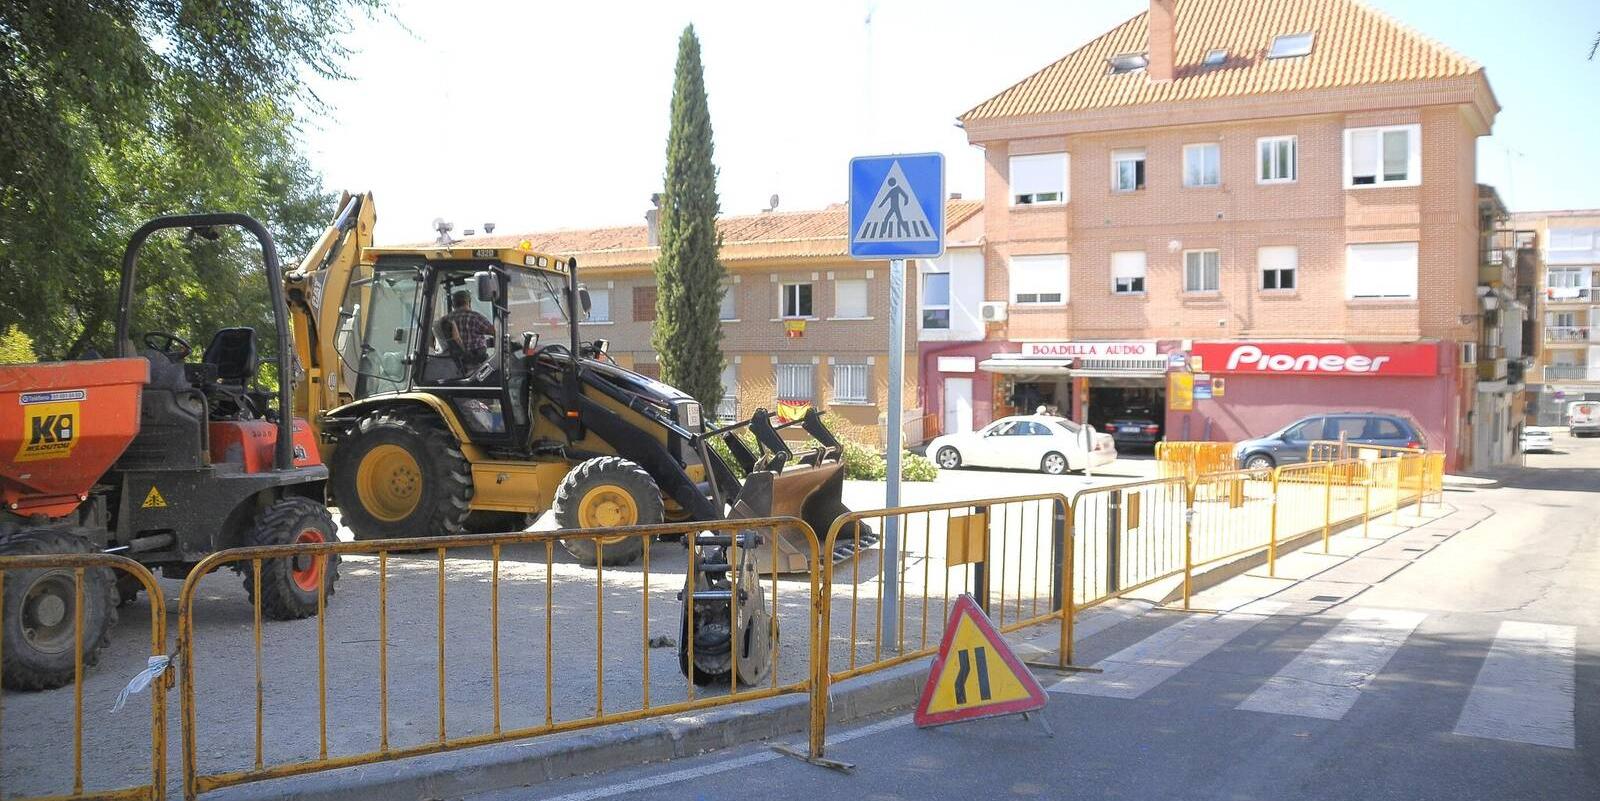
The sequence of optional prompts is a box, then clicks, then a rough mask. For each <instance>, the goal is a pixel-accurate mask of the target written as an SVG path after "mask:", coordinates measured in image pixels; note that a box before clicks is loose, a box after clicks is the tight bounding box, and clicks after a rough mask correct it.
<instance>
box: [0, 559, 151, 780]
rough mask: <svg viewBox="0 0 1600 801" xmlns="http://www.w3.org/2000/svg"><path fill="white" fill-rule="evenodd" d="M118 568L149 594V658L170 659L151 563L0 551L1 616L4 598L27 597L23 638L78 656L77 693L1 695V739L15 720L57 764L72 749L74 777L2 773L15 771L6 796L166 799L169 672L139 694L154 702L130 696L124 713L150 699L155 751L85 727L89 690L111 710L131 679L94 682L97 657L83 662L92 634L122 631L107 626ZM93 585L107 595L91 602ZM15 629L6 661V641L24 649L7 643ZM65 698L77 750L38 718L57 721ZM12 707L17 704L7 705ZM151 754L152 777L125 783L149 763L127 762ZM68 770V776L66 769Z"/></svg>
mask: <svg viewBox="0 0 1600 801" xmlns="http://www.w3.org/2000/svg"><path fill="white" fill-rule="evenodd" d="M119 576H120V577H123V578H124V579H125V581H122V582H120V583H123V584H124V585H125V586H127V585H128V584H129V583H130V582H131V583H132V584H134V585H137V586H138V587H139V589H140V590H142V591H144V592H146V593H148V594H149V596H148V597H149V599H150V624H149V625H150V651H149V656H150V657H151V661H155V660H161V662H162V663H163V664H164V663H165V658H166V657H165V654H166V645H167V628H166V623H167V618H166V603H165V601H164V599H163V596H162V594H161V585H159V584H158V583H156V579H155V577H154V576H153V575H151V574H150V571H149V570H148V569H146V568H145V567H144V565H141V564H139V563H138V562H135V561H133V560H131V559H128V558H126V557H122V556H116V555H112V554H90V553H81V554H49V555H40V556H4V557H0V619H5V618H4V615H5V613H6V611H7V610H6V609H5V608H4V603H5V599H6V598H8V597H9V598H13V599H15V602H18V603H22V604H23V605H24V606H23V608H22V610H21V613H22V614H21V616H20V618H19V619H21V620H23V621H25V622H24V624H23V631H22V636H23V637H26V638H28V639H29V640H30V642H29V643H28V646H31V647H33V648H36V649H39V650H42V651H55V652H56V653H60V652H62V651H63V650H65V649H71V653H72V654H73V660H72V681H71V686H72V693H71V695H70V696H67V695H64V694H63V693H58V692H33V693H26V694H21V693H18V694H10V695H0V739H3V736H4V732H5V724H6V723H7V722H9V721H12V720H17V721H19V724H20V725H19V728H20V729H21V731H22V732H23V734H22V736H23V737H25V738H26V739H27V741H28V748H27V752H29V753H31V754H32V755H34V756H35V757H36V758H40V759H48V760H50V761H51V763H53V764H59V761H58V760H61V757H59V756H55V755H56V754H66V753H70V754H71V766H72V767H71V780H70V785H69V786H61V785H57V786H44V785H43V784H39V785H35V782H41V783H42V782H44V781H49V780H50V779H52V778H54V777H51V776H44V775H40V774H39V773H38V772H26V773H22V774H17V773H15V772H5V774H3V775H9V778H8V780H7V786H6V788H5V790H6V792H5V797H6V798H7V799H8V801H16V800H17V799H50V800H51V801H65V800H66V799H108V800H111V799H115V800H116V801H131V799H151V800H152V801H160V799H163V798H165V797H166V781H167V780H166V776H167V750H166V748H167V712H166V700H167V689H168V687H170V686H171V676H170V674H163V675H158V676H157V677H156V678H155V679H154V680H153V681H152V683H151V685H150V687H149V690H148V692H147V693H144V694H141V695H140V696H139V699H144V698H147V699H148V700H147V701H145V700H139V699H133V700H132V701H131V706H130V707H129V708H128V709H127V711H126V714H137V710H138V707H139V706H141V705H143V704H144V703H148V704H149V709H150V741H149V746H150V747H149V751H148V752H146V751H144V749H142V748H140V747H139V745H138V744H137V743H130V742H125V741H122V740H117V741H110V740H108V739H107V738H106V737H105V736H103V735H102V736H101V737H99V738H96V736H95V735H96V729H95V728H94V727H89V728H87V729H86V727H85V725H84V714H85V713H84V708H85V699H86V695H87V696H88V697H89V702H90V703H92V704H93V714H94V716H95V717H96V718H97V719H98V718H100V717H101V716H102V715H104V714H107V713H108V710H109V709H110V708H111V706H112V699H114V698H117V697H118V690H120V689H121V688H122V687H123V686H124V682H126V681H127V679H128V678H129V674H128V673H120V672H116V671H100V675H98V676H96V677H93V678H94V679H96V680H95V681H94V682H93V685H94V686H92V687H91V686H90V683H91V682H90V678H91V677H89V676H86V675H85V669H86V668H87V667H90V666H92V664H93V663H92V662H88V661H86V660H85V658H84V656H85V653H86V652H88V653H96V652H97V651H98V649H97V648H95V644H94V643H92V642H89V643H86V642H85V638H86V637H99V636H110V637H114V636H115V632H114V631H111V630H109V628H110V627H112V626H114V624H115V622H116V618H115V611H116V593H117V592H118V589H117V585H118V584H119V580H118V577H119ZM128 588H129V589H131V587H128ZM91 593H94V594H104V596H103V599H102V602H101V603H99V604H96V603H93V602H92V601H93V599H92V598H90V597H89V595H90V594H91ZM91 614H95V615H104V616H105V619H103V620H92V619H90V620H86V616H88V615H91ZM8 629H9V627H7V626H0V659H3V658H4V655H5V650H4V649H5V648H7V647H11V648H18V647H24V646H23V644H21V643H15V642H13V643H7V642H6V640H5V635H6V633H7V631H8ZM68 698H70V700H71V705H72V707H71V708H72V711H71V719H72V728H71V739H72V742H71V747H70V749H67V748H65V747H64V746H65V745H66V744H65V743H59V742H51V741H49V739H48V737H47V736H46V735H43V734H41V730H42V729H43V727H41V726H39V723H40V722H41V721H46V720H53V719H58V718H59V717H60V716H61V713H60V712H59V704H60V703H61V702H62V701H63V700H66V699H68ZM8 701H9V704H8ZM8 705H9V707H10V709H5V707H6V706H8ZM94 746H100V747H97V748H93V751H94V758H93V759H90V760H87V762H86V760H85V759H84V754H85V751H86V750H88V749H90V748H91V747H94ZM58 749H59V750H58ZM146 761H148V762H147V764H148V773H147V774H146V775H147V776H148V780H147V781H145V782H142V783H140V784H138V785H134V786H127V785H125V784H122V782H121V781H120V780H119V779H118V778H116V777H120V776H122V775H124V774H126V773H128V772H135V773H142V772H143V771H140V770H137V769H134V770H132V771H130V768H133V766H136V765H138V764H139V763H144V762H146ZM4 768H5V766H0V771H4ZM63 773H65V772H64V771H63ZM61 778H62V779H63V780H64V779H65V776H62V777H61Z"/></svg>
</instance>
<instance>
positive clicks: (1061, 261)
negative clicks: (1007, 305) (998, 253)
mask: <svg viewBox="0 0 1600 801" xmlns="http://www.w3.org/2000/svg"><path fill="white" fill-rule="evenodd" d="M1011 300H1012V302H1013V303H1018V304H1029V303H1032V304H1040V305H1044V304H1060V303H1066V302H1067V257H1066V256H1065V255H1057V256H1012V257H1011Z"/></svg>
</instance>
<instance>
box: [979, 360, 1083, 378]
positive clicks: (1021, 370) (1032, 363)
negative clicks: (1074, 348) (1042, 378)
mask: <svg viewBox="0 0 1600 801" xmlns="http://www.w3.org/2000/svg"><path fill="white" fill-rule="evenodd" d="M1071 368H1072V360H1071V359H984V360H983V361H981V362H978V369H980V370H987V371H989V372H991V373H1011V374H1014V375H1069V374H1071V372H1072V369H1071Z"/></svg>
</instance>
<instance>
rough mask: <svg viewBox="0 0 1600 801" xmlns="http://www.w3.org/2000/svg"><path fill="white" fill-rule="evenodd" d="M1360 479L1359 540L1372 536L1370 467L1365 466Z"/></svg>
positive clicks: (1368, 465)
mask: <svg viewBox="0 0 1600 801" xmlns="http://www.w3.org/2000/svg"><path fill="white" fill-rule="evenodd" d="M1365 468H1366V469H1364V470H1363V471H1362V477H1361V538H1362V539H1367V538H1368V537H1370V536H1371V535H1372V465H1371V464H1370V463H1369V464H1367V465H1365Z"/></svg>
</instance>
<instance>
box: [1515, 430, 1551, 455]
mask: <svg viewBox="0 0 1600 801" xmlns="http://www.w3.org/2000/svg"><path fill="white" fill-rule="evenodd" d="M1555 449H1556V442H1555V438H1553V437H1551V436H1550V432H1549V431H1546V430H1545V429H1542V428H1524V429H1522V452H1523V453H1549V452H1551V451H1553V450H1555Z"/></svg>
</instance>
